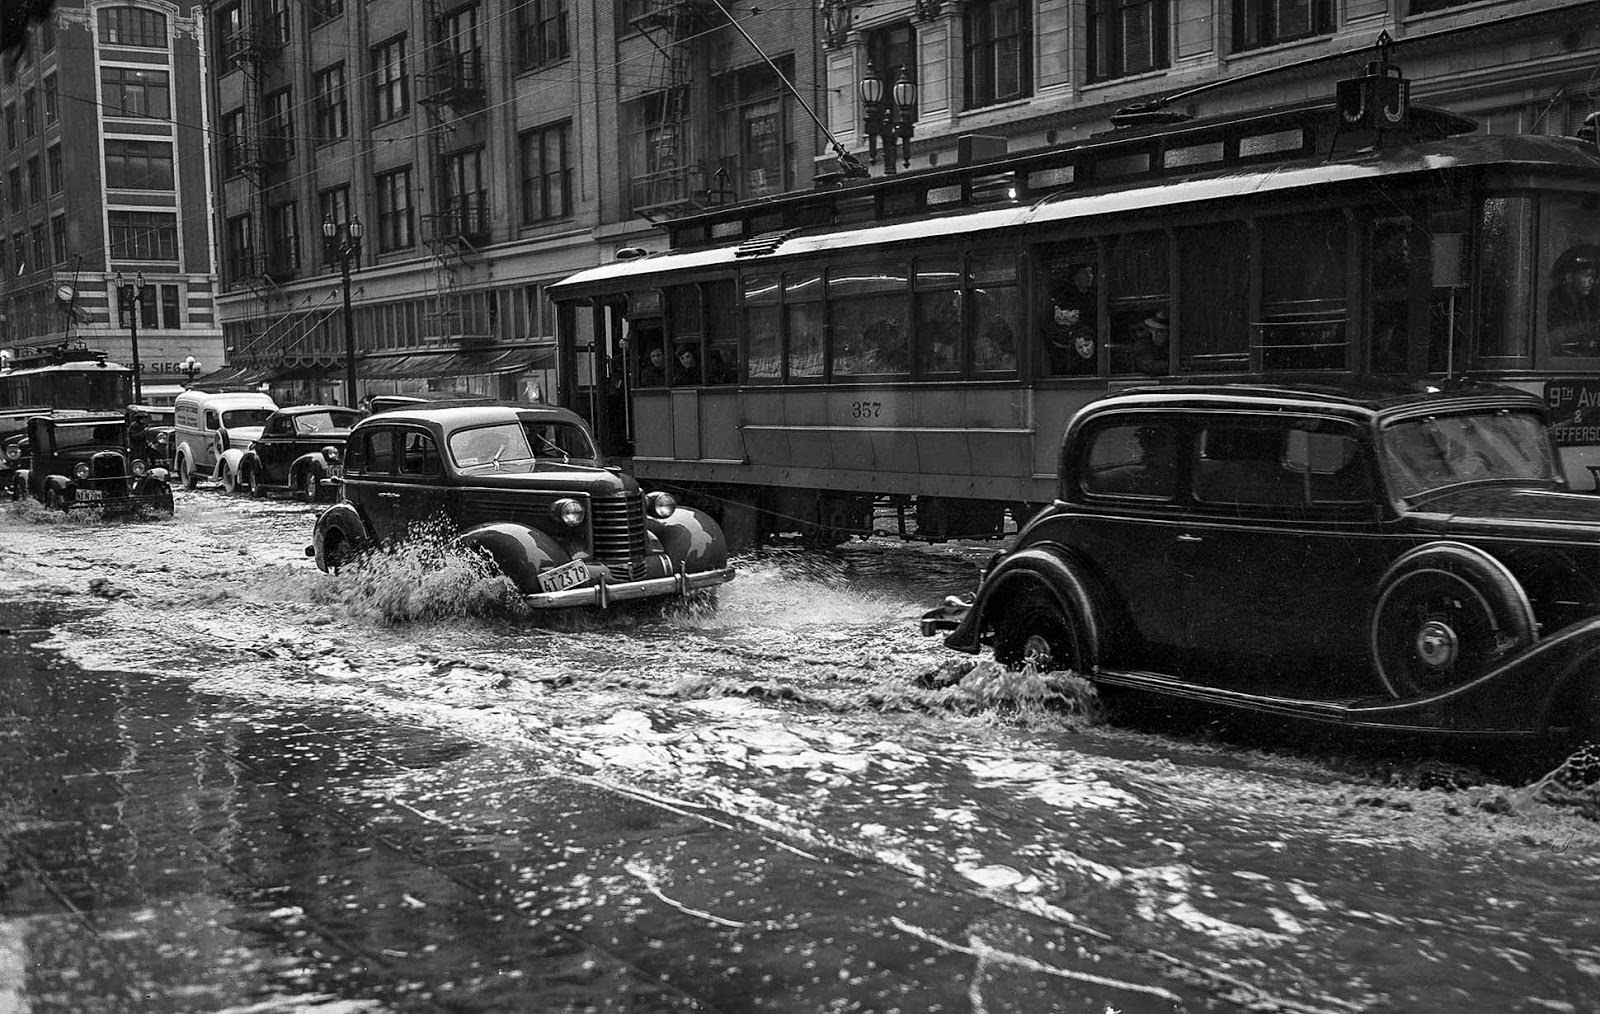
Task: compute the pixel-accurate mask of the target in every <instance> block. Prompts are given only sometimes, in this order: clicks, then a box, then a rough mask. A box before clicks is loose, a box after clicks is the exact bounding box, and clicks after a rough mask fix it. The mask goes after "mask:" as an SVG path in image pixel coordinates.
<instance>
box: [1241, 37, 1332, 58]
mask: <svg viewBox="0 0 1600 1014" xmlns="http://www.w3.org/2000/svg"><path fill="white" fill-rule="evenodd" d="M1337 35H1338V33H1337V32H1322V33H1319V34H1317V35H1305V36H1302V37H1300V38H1298V39H1290V40H1288V41H1287V42H1274V43H1271V44H1269V45H1265V46H1256V47H1254V48H1253V49H1236V50H1233V51H1232V52H1229V53H1227V54H1226V55H1224V56H1223V58H1222V62H1223V63H1232V62H1234V61H1236V60H1251V59H1254V58H1256V57H1258V56H1271V55H1273V54H1274V53H1285V52H1289V51H1292V50H1296V49H1303V48H1305V47H1306V46H1312V45H1315V44H1317V43H1319V42H1328V41H1331V40H1332V39H1334V38H1335V37H1336V36H1337Z"/></svg>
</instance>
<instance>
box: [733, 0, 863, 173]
mask: <svg viewBox="0 0 1600 1014" xmlns="http://www.w3.org/2000/svg"><path fill="white" fill-rule="evenodd" d="M711 3H712V5H713V6H715V7H716V8H717V10H719V11H721V12H722V16H723V17H725V18H727V19H728V24H730V25H732V26H733V27H734V30H735V31H737V32H738V33H739V34H740V35H742V36H744V41H746V42H748V43H750V47H751V48H752V49H754V50H755V51H756V53H757V54H758V55H760V57H761V59H763V60H765V61H766V62H767V66H768V67H771V68H772V72H773V73H774V74H776V75H778V80H779V81H782V82H783V86H784V87H785V88H787V89H789V94H791V95H793V96H794V100H795V101H796V102H798V103H800V108H801V109H804V110H805V111H806V115H807V116H809V117H811V122H813V123H815V124H816V125H817V129H818V130H820V131H822V133H823V136H824V137H826V138H827V139H828V144H829V145H830V146H832V148H833V154H834V156H835V157H836V158H837V159H838V160H839V169H840V171H841V172H843V173H844V177H845V179H866V178H867V177H868V176H870V175H871V173H869V172H868V171H867V167H866V166H864V165H862V164H861V160H860V159H859V158H856V157H855V156H854V155H852V154H850V153H849V152H848V151H846V150H845V147H844V145H842V144H840V143H839V139H838V138H837V137H835V136H834V135H833V131H831V130H829V129H828V125H827V124H826V123H823V122H822V118H821V117H820V116H818V115H817V113H816V110H814V109H812V108H811V103H809V102H807V101H806V99H805V96H804V95H801V94H800V89H798V88H796V87H795V86H794V82H793V81H790V80H789V75H787V74H785V73H784V72H783V71H782V70H780V69H778V65H777V64H776V63H773V62H772V57H770V56H768V55H767V51H766V50H764V49H762V48H761V44H760V43H759V42H757V41H756V40H755V39H753V38H751V37H750V33H749V32H747V31H745V30H744V26H743V25H741V24H739V22H738V21H737V20H735V19H734V16H733V14H732V12H730V11H729V10H728V8H726V7H724V6H723V5H722V0H711Z"/></svg>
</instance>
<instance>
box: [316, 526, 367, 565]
mask: <svg viewBox="0 0 1600 1014" xmlns="http://www.w3.org/2000/svg"><path fill="white" fill-rule="evenodd" d="M366 548H367V547H366V542H365V540H363V539H359V538H354V537H350V536H347V535H345V533H344V532H343V531H341V530H339V529H337V528H335V529H333V530H331V531H329V532H328V534H327V537H326V539H325V540H324V542H323V544H322V569H323V570H325V571H327V572H328V573H329V574H337V573H339V570H340V569H341V568H343V567H348V566H350V564H352V563H354V562H355V559H356V557H358V556H360V555H361V553H362V552H364V551H365V550H366Z"/></svg>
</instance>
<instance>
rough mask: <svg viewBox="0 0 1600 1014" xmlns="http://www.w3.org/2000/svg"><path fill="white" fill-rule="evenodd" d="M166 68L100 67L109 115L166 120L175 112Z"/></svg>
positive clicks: (101, 88)
mask: <svg viewBox="0 0 1600 1014" xmlns="http://www.w3.org/2000/svg"><path fill="white" fill-rule="evenodd" d="M167 81H168V78H167V72H166V71H164V70H139V69H136V68H133V67H102V68H101V69H100V101H101V103H102V104H103V105H104V107H105V113H106V115H107V116H138V117H147V118H150V119H157V120H165V119H167V118H168V117H169V116H171V115H172V104H171V92H170V89H169V87H168V84H167Z"/></svg>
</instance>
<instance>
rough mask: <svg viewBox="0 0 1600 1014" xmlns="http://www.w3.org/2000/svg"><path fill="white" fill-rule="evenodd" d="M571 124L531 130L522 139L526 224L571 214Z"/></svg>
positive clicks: (523, 200) (523, 217) (523, 204)
mask: <svg viewBox="0 0 1600 1014" xmlns="http://www.w3.org/2000/svg"><path fill="white" fill-rule="evenodd" d="M571 135H572V124H571V122H570V121H569V122H567V123H558V124H555V125H554V126H549V127H542V128H540V129H538V130H530V131H528V132H527V133H526V134H523V135H522V220H523V222H525V223H532V222H543V221H546V220H547V219H551V218H564V217H566V216H567V215H570V214H572V162H571V161H570V158H569V148H568V145H569V142H570V141H571Z"/></svg>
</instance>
